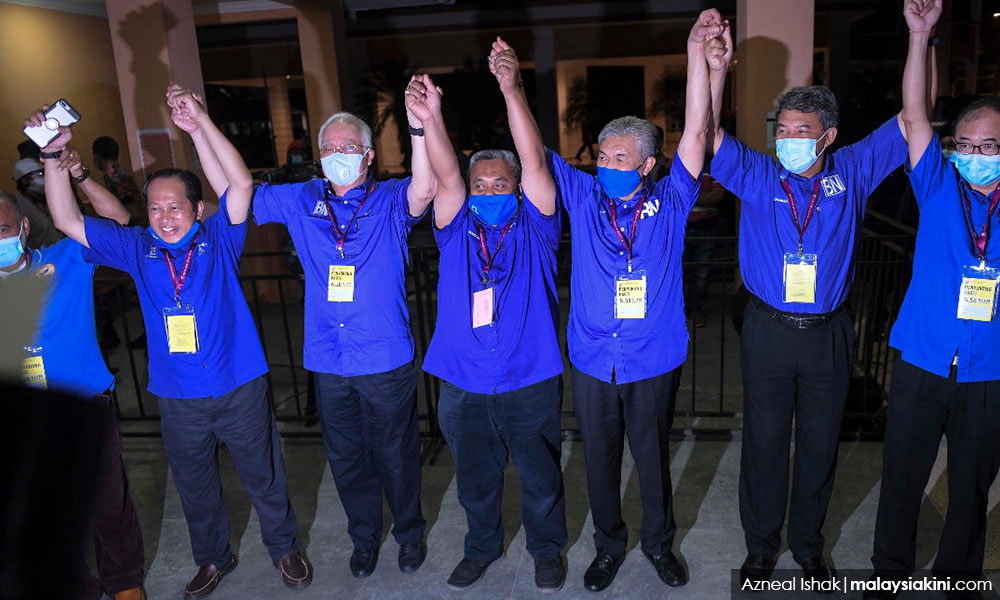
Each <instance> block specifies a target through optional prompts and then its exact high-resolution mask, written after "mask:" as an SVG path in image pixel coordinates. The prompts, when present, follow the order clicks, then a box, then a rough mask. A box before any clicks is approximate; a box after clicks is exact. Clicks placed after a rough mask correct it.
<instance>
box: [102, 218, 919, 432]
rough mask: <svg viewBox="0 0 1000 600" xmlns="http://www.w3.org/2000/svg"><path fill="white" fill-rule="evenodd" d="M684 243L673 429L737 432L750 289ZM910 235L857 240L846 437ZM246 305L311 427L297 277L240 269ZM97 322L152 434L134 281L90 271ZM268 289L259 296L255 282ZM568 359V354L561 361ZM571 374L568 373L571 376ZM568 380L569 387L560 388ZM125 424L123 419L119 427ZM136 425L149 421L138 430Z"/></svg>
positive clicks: (275, 375) (884, 329)
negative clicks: (109, 331)
mask: <svg viewBox="0 0 1000 600" xmlns="http://www.w3.org/2000/svg"><path fill="white" fill-rule="evenodd" d="M424 239H425V240H426V242H429V243H413V244H411V247H410V251H409V257H410V267H409V269H407V279H406V288H407V295H408V303H409V307H410V317H411V324H412V328H413V334H414V340H415V345H416V360H417V364H418V365H419V364H420V363H421V361H422V358H423V353H424V351H425V350H426V348H427V346H428V344H429V342H430V339H431V336H432V335H433V331H434V326H435V322H436V316H437V315H436V311H437V279H438V271H437V261H438V250H437V247H436V246H434V245H433V242H430V240H429V236H424ZM569 243H570V242H569V240H564V241H563V244H562V245H561V247H560V250H559V278H558V286H559V291H560V296H561V297H562V298H564V299H565V298H568V297H569V275H570V268H571V265H570V259H569V255H570V254H569ZM687 243H688V244H712V245H713V246H714V252H713V256H712V259H711V260H708V261H701V262H693V261H688V262H684V265H683V268H684V272H685V281H687V280H688V279H689V278H691V277H693V276H694V275H695V273H696V270H697V269H707V270H708V281H709V288H708V289H709V293H708V297H707V299H706V301H705V303H704V306H703V307H702V310H701V313H702V314H703V315H704V320H703V322H702V321H701V320H697V321H698V322H695V320H689V321H688V324H689V332H690V343H689V354H688V360H687V362H686V363H685V364H684V366H683V368H682V375H681V378H680V387H679V390H678V397H677V408H676V417H677V419H676V421H675V428H676V429H680V430H684V431H687V432H692V431H693V432H695V433H699V432H713V431H714V432H721V433H725V432H731V431H733V430H738V429H739V427H740V421H741V418H742V379H741V375H740V368H739V327H740V326H741V320H742V308H743V306H744V305H745V303H746V300H747V298H748V296H747V294H746V292H745V291H743V288H742V287H741V286H740V285H739V264H738V262H737V260H736V245H737V238H735V237H723V236H716V237H697V236H694V237H689V238H688V239H687ZM913 244H914V236H913V235H912V233H910V232H904V233H901V234H898V235H877V234H874V233H872V232H870V231H867V230H866V231H865V232H864V234H863V235H862V236H861V237H860V240H859V242H858V249H857V261H856V271H855V278H854V285H853V287H852V289H851V292H850V295H849V299H848V301H847V302H848V305H847V308H848V310H849V311H850V314H851V315H852V316H853V319H854V325H855V329H856V332H857V339H858V343H857V351H856V355H855V363H854V364H855V377H854V380H853V381H852V387H851V392H850V398H849V401H848V408H847V412H846V415H845V421H844V428H845V429H844V431H845V435H869V434H874V435H878V434H879V432H878V428H879V419H880V414H881V411H882V409H883V403H884V398H885V396H886V392H887V390H888V380H889V369H890V367H889V365H891V363H892V359H893V358H894V355H893V351H892V350H891V349H890V348H889V346H888V337H889V329H890V327H891V326H892V323H893V321H894V319H895V316H896V313H897V311H898V309H899V306H900V303H901V302H902V297H903V294H904V293H905V291H906V286H907V283H908V281H909V275H910V263H911V261H912V253H913ZM287 256H288V255H287V253H285V252H247V253H244V264H247V263H248V262H249V261H254V260H257V259H265V258H271V259H274V258H275V257H282V258H284V257H287ZM240 279H241V281H242V282H243V284H244V290H245V293H246V297H247V302H248V304H249V306H250V310H251V312H252V314H253V317H254V321H255V323H256V326H257V332H258V335H259V336H260V339H261V343H262V345H263V347H264V352H265V354H266V356H267V361H268V364H269V366H270V371H269V373H268V375H267V380H268V384H269V390H270V391H269V394H270V396H271V401H272V402H273V404H274V407H275V411H276V414H277V418H278V420H279V422H281V423H282V424H283V425H282V428H281V429H282V435H284V436H286V437H296V436H314V435H319V427H318V426H316V425H315V417H314V416H313V414H312V413H311V412H310V410H309V406H310V403H309V395H310V393H311V389H312V385H311V382H310V376H309V373H308V372H307V371H305V369H303V367H302V339H303V314H302V306H301V302H300V301H299V299H298V296H299V295H300V294H298V293H296V294H291V293H290V292H289V291H288V288H291V289H294V290H296V291H297V292H300V291H301V288H300V287H299V286H301V277H300V276H299V275H297V274H293V273H291V272H284V273H266V274H259V273H258V274H247V275H242V276H241V277H240ZM96 285H97V289H98V294H99V297H100V299H101V300H100V301H99V303H98V304H99V310H98V313H99V315H98V316H99V319H100V318H102V317H101V315H102V314H103V315H104V319H105V320H106V319H109V318H111V319H113V324H114V326H115V328H116V330H118V331H120V332H121V333H122V334H124V335H123V336H120V337H123V343H121V344H120V345H118V346H117V347H110V344H108V343H107V341H106V340H103V339H102V349H103V350H104V352H105V354H106V358H107V359H108V362H109V365H110V366H111V367H112V368H114V369H115V370H116V371H117V373H116V379H117V385H116V391H115V396H116V398H115V399H116V402H117V404H118V407H119V414H120V417H121V420H122V421H123V423H124V424H126V427H125V428H124V429H123V431H124V433H125V435H158V431H159V429H158V427H157V426H156V423H155V421H157V420H158V419H159V415H158V413H157V411H156V408H155V402H153V401H152V396H151V395H150V394H149V393H148V392H147V391H146V390H145V385H146V382H147V380H148V378H147V377H146V368H147V367H146V359H145V356H143V355H144V349H145V348H144V344H141V343H140V344H135V345H136V346H137V347H136V348H132V344H130V343H129V341H130V340H133V341H134V340H135V338H136V337H137V336H138V335H139V332H141V331H142V320H141V315H140V313H139V309H138V306H137V302H136V300H135V291H134V286H133V283H132V280H131V279H130V278H129V277H128V276H126V275H124V274H120V273H117V272H115V271H104V270H102V271H100V272H99V274H98V277H97V278H96ZM264 287H267V288H268V290H269V294H270V295H271V296H274V295H275V294H276V298H272V299H271V300H270V301H266V300H265V294H264V293H263V292H262V288H264ZM568 305H569V303H568V302H567V301H565V300H564V301H563V302H562V306H561V323H560V329H561V331H562V334H561V335H562V339H561V340H560V343H561V347H562V349H563V353H564V359H565V348H566V343H565V323H566V317H567V314H568V309H569V306H568ZM567 365H568V361H567ZM568 379H569V377H568V376H566V380H567V383H568ZM567 387H568V386H567ZM439 391H440V382H439V381H438V380H437V379H436V378H435V377H433V376H431V375H429V374H427V373H423V372H421V375H420V381H419V383H418V390H417V396H418V397H417V401H418V406H419V413H420V427H421V435H422V436H424V437H425V438H429V439H431V440H435V441H436V442H440V441H441V433H440V429H439V427H438V423H437V412H436V406H437V397H438V393H439ZM564 394H565V395H564V401H563V406H564V420H563V427H564V430H566V431H565V433H567V434H568V435H573V434H574V433H575V421H574V420H573V412H572V407H571V405H572V399H571V392H570V391H569V390H568V389H567V390H566V391H565V392H564ZM130 423H131V424H133V425H134V426H131V427H130V426H128V424H130ZM142 423H148V424H149V426H147V427H143V426H141V424H142Z"/></svg>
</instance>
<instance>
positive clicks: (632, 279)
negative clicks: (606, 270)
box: [615, 269, 646, 319]
mask: <svg viewBox="0 0 1000 600" xmlns="http://www.w3.org/2000/svg"><path fill="white" fill-rule="evenodd" d="M615 318H616V319H645V318H646V271H645V270H642V269H640V270H637V271H632V272H631V273H619V274H618V277H616V278H615Z"/></svg>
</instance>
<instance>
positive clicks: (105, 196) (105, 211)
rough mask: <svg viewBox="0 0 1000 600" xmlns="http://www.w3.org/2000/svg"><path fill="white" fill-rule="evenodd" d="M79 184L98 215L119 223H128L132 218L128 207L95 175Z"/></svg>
mask: <svg viewBox="0 0 1000 600" xmlns="http://www.w3.org/2000/svg"><path fill="white" fill-rule="evenodd" d="M78 185H79V187H80V190H81V191H83V193H84V195H86V196H87V199H88V200H90V204H91V205H93V207H94V211H96V212H97V214H98V215H100V216H102V217H104V218H105V219H111V220H113V221H116V222H117V223H118V224H119V225H128V222H129V219H130V218H131V215H130V214H129V212H128V209H126V208H125V206H124V205H123V204H122V203H121V202H120V201H119V200H118V198H116V197H115V195H114V194H112V193H111V192H109V191H108V190H107V189H106V188H105V187H104V186H103V185H101V184H99V183H97V182H96V181H94V178H93V177H88V178H87V179H86V180H84V182H83V183H80V184H78Z"/></svg>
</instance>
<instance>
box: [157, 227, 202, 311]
mask: <svg viewBox="0 0 1000 600" xmlns="http://www.w3.org/2000/svg"><path fill="white" fill-rule="evenodd" d="M199 237H201V232H200V231H199V232H198V233H196V234H194V237H193V238H191V247H190V248H188V251H187V254H185V255H184V266H183V267H181V274H180V276H178V275H177V267H175V266H174V259H173V258H171V257H170V254H169V253H168V252H167V250H166V249H165V248H163V249H161V252H163V260H165V261H167V271H169V272H170V281H171V282H173V284H174V300H176V301H177V305H178V306H180V304H181V288H183V287H184V282H185V281H187V276H188V272H190V271H191V263H192V262H194V249H195V248H197V247H198V238H199Z"/></svg>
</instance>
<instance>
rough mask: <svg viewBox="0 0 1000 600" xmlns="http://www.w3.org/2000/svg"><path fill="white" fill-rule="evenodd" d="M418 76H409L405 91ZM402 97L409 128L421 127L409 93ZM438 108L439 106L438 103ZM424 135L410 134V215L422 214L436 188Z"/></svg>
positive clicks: (407, 196) (436, 184) (408, 193)
mask: <svg viewBox="0 0 1000 600" xmlns="http://www.w3.org/2000/svg"><path fill="white" fill-rule="evenodd" d="M418 77H419V75H414V76H413V77H411V78H410V84H409V85H408V86H407V91H410V87H411V86H412V84H413V82H414V81H416V79H417V78H418ZM403 97H404V98H405V104H406V120H407V123H408V125H409V126H410V129H411V130H413V129H421V125H422V122H421V121H420V119H419V118H417V116H416V115H415V114H413V111H412V110H410V101H411V99H410V94H407V93H405V92H404V93H403ZM438 108H440V104H439V106H438ZM439 112H440V111H439ZM425 131H426V129H425ZM426 135H427V134H426V133H425V134H424V135H422V136H421V135H413V134H412V133H411V134H410V146H411V148H412V149H413V150H412V152H411V154H410V172H411V173H412V174H413V177H412V178H411V179H410V186H409V187H408V188H406V201H407V203H408V204H409V209H410V216H413V217H419V216H420V215H422V214H424V211H426V210H427V206H428V205H429V204H430V203H431V200H433V199H434V195H435V194H436V193H437V189H438V182H437V178H436V177H435V173H434V170H433V169H432V168H431V163H430V159H429V158H428V156H427V153H428V150H427V140H426Z"/></svg>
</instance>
